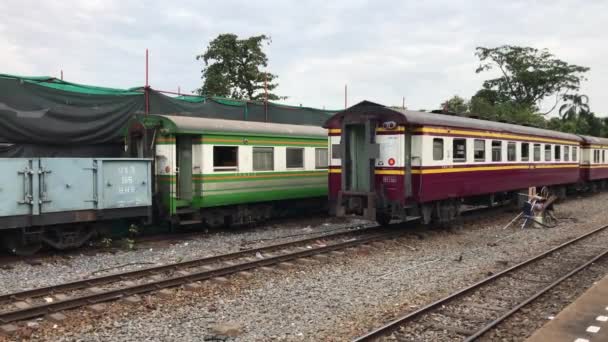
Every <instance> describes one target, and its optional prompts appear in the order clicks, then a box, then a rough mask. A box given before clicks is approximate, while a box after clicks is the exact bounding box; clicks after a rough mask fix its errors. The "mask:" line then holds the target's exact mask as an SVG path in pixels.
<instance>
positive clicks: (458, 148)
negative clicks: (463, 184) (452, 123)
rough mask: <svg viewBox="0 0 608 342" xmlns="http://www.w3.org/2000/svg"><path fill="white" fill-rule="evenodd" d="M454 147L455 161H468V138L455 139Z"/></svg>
mask: <svg viewBox="0 0 608 342" xmlns="http://www.w3.org/2000/svg"><path fill="white" fill-rule="evenodd" d="M452 147H453V148H454V150H453V151H454V162H456V163H464V162H466V161H467V140H466V139H454V141H453V144H452Z"/></svg>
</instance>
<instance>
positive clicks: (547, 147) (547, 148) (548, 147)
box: [545, 144, 551, 161]
mask: <svg viewBox="0 0 608 342" xmlns="http://www.w3.org/2000/svg"><path fill="white" fill-rule="evenodd" d="M545 161H551V145H549V144H545Z"/></svg>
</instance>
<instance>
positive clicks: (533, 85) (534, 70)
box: [476, 45, 589, 107]
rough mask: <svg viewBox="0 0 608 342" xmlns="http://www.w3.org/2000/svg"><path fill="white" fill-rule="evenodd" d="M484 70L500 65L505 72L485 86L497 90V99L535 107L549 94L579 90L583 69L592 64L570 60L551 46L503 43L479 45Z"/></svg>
mask: <svg viewBox="0 0 608 342" xmlns="http://www.w3.org/2000/svg"><path fill="white" fill-rule="evenodd" d="M476 55H477V57H479V60H480V65H479V67H478V68H477V70H476V72H477V73H480V72H483V71H488V70H492V69H498V70H499V71H500V74H501V76H499V77H497V78H493V79H489V80H486V81H485V82H484V83H483V88H484V89H485V90H493V91H495V92H496V95H497V102H513V103H516V104H518V105H523V106H529V107H534V106H536V105H537V104H538V103H539V102H540V101H542V100H543V99H545V98H546V97H548V96H552V95H556V96H558V97H561V96H563V95H564V94H566V93H568V92H575V91H578V89H579V87H580V83H581V81H583V80H585V78H584V76H583V73H585V72H587V71H588V70H589V68H587V67H582V66H578V65H574V64H568V63H566V62H564V61H562V60H560V59H557V58H555V56H554V55H553V54H551V53H549V51H547V50H538V49H535V48H531V47H520V46H512V45H503V46H499V47H496V48H485V47H478V48H477V52H476Z"/></svg>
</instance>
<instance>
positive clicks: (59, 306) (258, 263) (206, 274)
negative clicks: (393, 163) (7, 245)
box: [0, 232, 405, 324]
mask: <svg viewBox="0 0 608 342" xmlns="http://www.w3.org/2000/svg"><path fill="white" fill-rule="evenodd" d="M403 234H405V232H388V233H378V234H373V235H371V236H367V237H363V238H361V239H355V240H349V241H345V242H339V243H335V244H332V245H327V246H323V247H317V248H312V249H306V250H302V251H297V252H292V253H287V254H282V255H277V256H273V257H268V258H265V259H259V260H255V261H250V262H244V263H240V264H236V265H230V266H225V267H220V268H217V269H212V270H205V271H199V272H195V273H192V274H187V275H179V276H173V277H169V278H166V279H161V280H156V281H153V282H149V283H144V284H137V285H132V286H128V287H122V288H117V289H111V290H107V291H104V292H100V293H91V294H87V295H83V296H79V297H72V298H68V299H65V300H60V301H56V302H51V303H44V304H39V305H33V306H31V307H28V308H24V309H18V310H14V311H8V312H2V313H0V322H2V323H4V324H6V323H10V322H15V321H20V320H24V319H30V318H35V317H39V316H43V315H45V314H49V313H53V312H57V311H62V310H67V309H74V308H78V307H81V306H85V305H90V304H95V303H101V302H106V301H110V300H116V299H121V298H125V297H128V296H132V295H135V294H142V293H146V292H151V291H156V290H160V289H163V288H168V287H176V286H179V285H183V284H189V283H193V282H196V281H201V280H207V279H211V278H216V277H222V276H226V275H230V274H234V273H237V272H242V271H248V270H253V269H255V268H259V267H263V266H270V265H274V264H279V263H281V262H286V261H290V260H295V259H300V258H306V257H310V256H313V255H315V254H322V253H327V252H331V251H335V250H340V249H345V248H349V247H354V246H357V245H361V244H365V243H371V242H374V241H378V240H385V239H390V238H394V237H398V236H400V235H403Z"/></svg>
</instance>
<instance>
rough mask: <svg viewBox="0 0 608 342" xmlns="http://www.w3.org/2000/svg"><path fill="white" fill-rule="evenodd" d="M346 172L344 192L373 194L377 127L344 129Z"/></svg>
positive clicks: (367, 126) (366, 125)
mask: <svg viewBox="0 0 608 342" xmlns="http://www.w3.org/2000/svg"><path fill="white" fill-rule="evenodd" d="M344 128H345V129H344V136H343V137H344V140H345V145H344V148H345V149H346V151H344V152H345V153H344V154H343V155H344V156H345V158H344V159H343V161H344V162H345V172H344V178H345V179H343V184H344V190H346V191H353V192H372V191H373V190H374V186H373V185H374V181H373V177H374V169H373V163H374V159H375V158H376V157H377V156H378V146H377V145H376V144H375V125H371V123H370V122H369V121H368V122H366V123H365V124H347V125H345V127H344Z"/></svg>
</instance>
